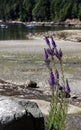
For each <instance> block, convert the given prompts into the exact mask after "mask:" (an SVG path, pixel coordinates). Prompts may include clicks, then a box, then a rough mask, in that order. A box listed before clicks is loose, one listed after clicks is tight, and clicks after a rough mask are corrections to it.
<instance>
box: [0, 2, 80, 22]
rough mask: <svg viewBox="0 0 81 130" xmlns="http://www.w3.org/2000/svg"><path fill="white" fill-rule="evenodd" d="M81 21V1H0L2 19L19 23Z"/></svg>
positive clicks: (0, 16)
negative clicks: (76, 19) (74, 19)
mask: <svg viewBox="0 0 81 130" xmlns="http://www.w3.org/2000/svg"><path fill="white" fill-rule="evenodd" d="M67 18H69V19H73V18H78V19H80V20H81V0H0V19H1V20H3V21H6V20H19V21H25V22H27V21H29V22H30V21H64V20H66V19H67Z"/></svg>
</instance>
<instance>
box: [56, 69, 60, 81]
mask: <svg viewBox="0 0 81 130" xmlns="http://www.w3.org/2000/svg"><path fill="white" fill-rule="evenodd" d="M55 76H56V79H59V72H58V70H57V69H56V70H55Z"/></svg>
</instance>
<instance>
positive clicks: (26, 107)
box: [0, 97, 45, 130]
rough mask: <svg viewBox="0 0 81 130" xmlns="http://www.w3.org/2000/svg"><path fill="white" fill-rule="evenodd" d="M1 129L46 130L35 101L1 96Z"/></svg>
mask: <svg viewBox="0 0 81 130" xmlns="http://www.w3.org/2000/svg"><path fill="white" fill-rule="evenodd" d="M0 130H45V128H44V118H43V115H42V113H41V111H40V109H39V107H38V105H37V104H36V103H35V102H31V101H27V100H18V99H15V98H8V97H0Z"/></svg>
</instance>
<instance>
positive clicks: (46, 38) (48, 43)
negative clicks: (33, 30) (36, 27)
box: [45, 37, 50, 47]
mask: <svg viewBox="0 0 81 130" xmlns="http://www.w3.org/2000/svg"><path fill="white" fill-rule="evenodd" d="M45 41H46V43H47V45H48V46H49V47H50V41H49V39H48V37H45Z"/></svg>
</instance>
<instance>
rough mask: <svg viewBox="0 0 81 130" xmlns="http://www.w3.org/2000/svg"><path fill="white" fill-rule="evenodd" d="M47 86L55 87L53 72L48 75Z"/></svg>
mask: <svg viewBox="0 0 81 130" xmlns="http://www.w3.org/2000/svg"><path fill="white" fill-rule="evenodd" d="M49 84H50V85H51V86H54V85H55V77H54V74H53V72H51V73H50V79H49Z"/></svg>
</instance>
